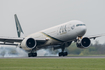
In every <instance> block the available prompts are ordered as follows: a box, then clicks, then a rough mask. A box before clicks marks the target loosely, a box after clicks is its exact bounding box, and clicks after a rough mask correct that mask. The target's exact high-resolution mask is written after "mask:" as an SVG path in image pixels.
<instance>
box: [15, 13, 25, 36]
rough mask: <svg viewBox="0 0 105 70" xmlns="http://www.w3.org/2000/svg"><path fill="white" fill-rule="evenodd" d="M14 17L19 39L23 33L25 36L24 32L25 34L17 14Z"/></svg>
mask: <svg viewBox="0 0 105 70" xmlns="http://www.w3.org/2000/svg"><path fill="white" fill-rule="evenodd" d="M14 17H15V23H16V29H17V34H18V37H20V36H21V33H23V34H24V32H23V30H22V28H21V25H20V23H19V20H18V17H17V15H16V14H15V15H14Z"/></svg>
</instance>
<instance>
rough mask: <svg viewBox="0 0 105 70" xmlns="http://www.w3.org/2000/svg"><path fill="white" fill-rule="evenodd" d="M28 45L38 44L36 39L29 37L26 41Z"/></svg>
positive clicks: (32, 46)
mask: <svg viewBox="0 0 105 70" xmlns="http://www.w3.org/2000/svg"><path fill="white" fill-rule="evenodd" d="M26 45H27V47H29V48H34V47H35V46H36V40H34V39H33V38H29V39H27V41H26Z"/></svg>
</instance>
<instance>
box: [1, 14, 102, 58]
mask: <svg viewBox="0 0 105 70" xmlns="http://www.w3.org/2000/svg"><path fill="white" fill-rule="evenodd" d="M14 17H15V22H16V28H17V34H18V38H5V37H0V42H2V43H0V44H1V45H19V47H20V48H22V49H24V50H26V51H28V52H29V53H28V56H29V57H36V56H37V50H40V49H44V48H48V47H49V46H52V47H53V49H61V50H62V51H61V52H59V56H67V55H68V53H67V52H65V48H66V47H69V46H70V45H71V43H72V42H73V41H74V42H76V45H77V47H78V48H88V47H89V45H90V44H91V41H90V39H95V38H97V37H100V36H102V35H98V36H91V37H83V36H84V35H85V33H86V30H87V29H86V25H85V24H84V23H83V22H81V21H78V20H72V21H69V22H66V23H64V24H61V25H57V26H54V27H51V28H48V29H45V30H42V31H39V32H36V33H33V34H31V35H29V36H27V37H24V38H21V37H20V36H21V33H23V30H22V28H21V25H20V23H19V20H18V18H17V15H16V14H15V15H14Z"/></svg>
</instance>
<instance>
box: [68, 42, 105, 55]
mask: <svg viewBox="0 0 105 70" xmlns="http://www.w3.org/2000/svg"><path fill="white" fill-rule="evenodd" d="M66 51H67V52H68V54H69V55H105V44H99V42H98V41H96V42H95V44H91V45H90V47H88V48H85V49H80V48H78V47H77V46H76V43H72V44H71V45H70V46H69V47H68V48H67V49H66Z"/></svg>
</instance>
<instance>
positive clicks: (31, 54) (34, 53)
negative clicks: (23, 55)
mask: <svg viewBox="0 0 105 70" xmlns="http://www.w3.org/2000/svg"><path fill="white" fill-rule="evenodd" d="M28 57H37V53H36V52H34V49H32V50H31V52H30V53H28Z"/></svg>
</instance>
